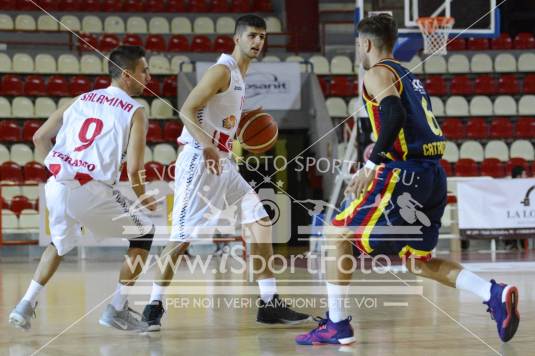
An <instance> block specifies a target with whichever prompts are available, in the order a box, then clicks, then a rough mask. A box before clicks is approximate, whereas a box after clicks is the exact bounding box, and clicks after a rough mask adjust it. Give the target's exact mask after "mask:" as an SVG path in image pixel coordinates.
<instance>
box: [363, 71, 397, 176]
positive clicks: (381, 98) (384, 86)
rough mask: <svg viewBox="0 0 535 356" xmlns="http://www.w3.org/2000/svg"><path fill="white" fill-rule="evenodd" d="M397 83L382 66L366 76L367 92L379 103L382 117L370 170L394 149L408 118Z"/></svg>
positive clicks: (392, 75)
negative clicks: (385, 153) (385, 154)
mask: <svg viewBox="0 0 535 356" xmlns="http://www.w3.org/2000/svg"><path fill="white" fill-rule="evenodd" d="M396 81H397V78H396V77H395V76H394V74H393V73H392V72H391V71H390V70H388V69H387V68H384V67H381V66H378V67H373V68H372V69H370V70H369V71H367V72H366V75H365V76H364V85H365V86H366V90H367V91H368V94H369V95H371V97H372V98H374V99H375V101H376V102H378V103H379V115H380V116H381V132H380V134H379V137H377V142H375V145H374V147H373V150H372V153H371V155H370V158H369V160H368V162H366V164H367V166H368V167H369V168H374V165H376V164H378V163H379V161H380V160H381V155H382V154H383V153H384V152H387V151H388V150H389V149H390V148H391V147H392V145H393V144H394V142H395V141H396V138H397V137H398V135H399V131H400V130H401V129H402V128H403V125H404V124H405V120H406V118H407V114H406V112H405V108H403V105H402V103H401V98H400V97H399V93H398V91H397V89H396V85H397V84H398V83H396Z"/></svg>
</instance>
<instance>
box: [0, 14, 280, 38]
mask: <svg viewBox="0 0 535 356" xmlns="http://www.w3.org/2000/svg"><path fill="white" fill-rule="evenodd" d="M265 20H266V26H267V29H266V30H267V31H268V32H269V33H278V32H282V25H281V22H280V20H279V19H278V18H276V17H273V16H268V17H266V18H265ZM235 25H236V21H235V20H234V19H233V18H232V17H228V16H223V17H219V18H217V19H216V21H215V22H214V20H213V19H212V18H210V17H207V16H199V17H196V18H195V19H194V20H193V22H192V21H191V20H190V19H188V18H187V17H175V18H173V19H172V20H171V21H169V20H168V19H167V18H165V17H161V16H154V17H150V19H146V18H144V17H141V16H130V17H128V18H127V19H126V21H125V20H124V19H123V18H121V17H119V16H108V17H106V18H104V19H103V20H102V19H101V18H100V17H99V16H95V15H89V16H84V17H83V18H82V19H81V21H80V19H79V18H78V17H76V16H73V15H64V16H61V17H59V22H58V21H56V19H54V18H52V17H50V16H48V15H41V16H39V17H38V18H37V21H36V20H35V19H34V17H32V16H31V15H27V14H21V15H17V16H16V17H15V19H14V20H13V19H12V18H11V16H9V15H6V14H0V31H12V30H15V31H73V32H86V33H102V32H108V33H139V34H141V33H153V34H167V33H173V34H185V33H199V34H210V33H226V34H230V33H234V27H235Z"/></svg>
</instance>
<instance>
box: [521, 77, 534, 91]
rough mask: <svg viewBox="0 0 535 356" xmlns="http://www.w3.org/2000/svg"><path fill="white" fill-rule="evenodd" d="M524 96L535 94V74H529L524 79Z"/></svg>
mask: <svg viewBox="0 0 535 356" xmlns="http://www.w3.org/2000/svg"><path fill="white" fill-rule="evenodd" d="M522 91H523V93H524V94H535V74H528V75H526V76H525V77H524V86H523V90H522Z"/></svg>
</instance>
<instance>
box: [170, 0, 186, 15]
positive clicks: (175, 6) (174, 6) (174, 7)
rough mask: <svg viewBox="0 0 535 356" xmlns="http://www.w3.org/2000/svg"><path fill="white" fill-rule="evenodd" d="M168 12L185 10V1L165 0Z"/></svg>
mask: <svg viewBox="0 0 535 356" xmlns="http://www.w3.org/2000/svg"><path fill="white" fill-rule="evenodd" d="M167 11H168V12H185V11H187V6H186V2H185V1H184V0H169V1H167Z"/></svg>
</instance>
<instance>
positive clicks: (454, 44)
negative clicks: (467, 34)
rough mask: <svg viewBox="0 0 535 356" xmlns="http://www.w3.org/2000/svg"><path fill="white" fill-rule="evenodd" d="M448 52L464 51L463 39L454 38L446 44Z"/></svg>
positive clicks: (464, 42) (464, 41) (464, 43)
mask: <svg viewBox="0 0 535 356" xmlns="http://www.w3.org/2000/svg"><path fill="white" fill-rule="evenodd" d="M447 49H448V51H464V50H465V49H466V40H465V39H464V38H459V37H458V38H456V39H454V40H452V41H450V42H449V43H448V47H447Z"/></svg>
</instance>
